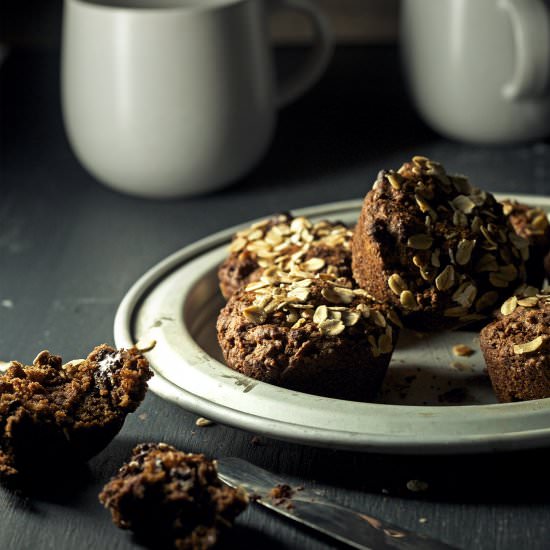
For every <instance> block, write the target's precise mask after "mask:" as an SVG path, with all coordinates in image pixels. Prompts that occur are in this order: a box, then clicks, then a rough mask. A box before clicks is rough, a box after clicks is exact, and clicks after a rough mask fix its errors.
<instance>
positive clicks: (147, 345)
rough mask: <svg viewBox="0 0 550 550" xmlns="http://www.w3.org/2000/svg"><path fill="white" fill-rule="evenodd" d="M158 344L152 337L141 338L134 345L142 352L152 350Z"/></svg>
mask: <svg viewBox="0 0 550 550" xmlns="http://www.w3.org/2000/svg"><path fill="white" fill-rule="evenodd" d="M156 345H157V341H156V340H153V339H152V338H150V339H146V340H139V341H138V342H137V343H136V344H135V345H134V347H135V348H136V349H137V350H138V351H139V352H140V353H145V352H146V351H151V350H152V349H153V348H154V347H155V346H156Z"/></svg>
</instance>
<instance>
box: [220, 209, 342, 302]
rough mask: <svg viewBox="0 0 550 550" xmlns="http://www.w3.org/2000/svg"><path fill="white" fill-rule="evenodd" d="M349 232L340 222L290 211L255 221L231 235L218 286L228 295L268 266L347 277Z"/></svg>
mask: <svg viewBox="0 0 550 550" xmlns="http://www.w3.org/2000/svg"><path fill="white" fill-rule="evenodd" d="M351 236H352V231H351V230H350V229H349V228H348V227H347V226H346V225H344V224H343V223H340V222H334V223H333V222H328V221H320V222H315V223H313V222H311V221H310V220H308V219H307V218H305V217H303V216H301V217H298V218H293V217H292V216H291V215H290V214H279V215H276V216H274V217H272V218H271V219H266V220H263V221H261V222H258V223H255V224H253V225H252V226H250V227H249V228H248V229H245V230H243V231H239V232H238V233H237V234H236V235H235V236H234V238H233V240H232V242H231V245H230V247H229V252H230V254H229V257H228V258H227V259H226V260H225V261H224V262H223V264H222V265H221V266H220V268H219V270H218V278H219V282H220V290H221V292H222V294H223V296H224V297H225V298H226V299H227V298H229V297H230V296H231V294H233V292H235V291H236V290H237V289H239V288H240V287H241V286H244V285H246V284H248V283H250V282H252V281H257V280H258V279H259V278H260V275H261V274H262V272H263V270H264V269H266V268H268V267H271V266H277V267H278V268H279V269H281V270H284V271H289V270H290V269H292V268H293V267H296V268H298V269H301V270H305V271H310V272H312V273H324V272H328V273H332V274H334V275H336V276H337V277H350V276H351Z"/></svg>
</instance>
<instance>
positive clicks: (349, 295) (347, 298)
mask: <svg viewBox="0 0 550 550" xmlns="http://www.w3.org/2000/svg"><path fill="white" fill-rule="evenodd" d="M332 290H333V291H334V293H335V294H337V295H338V296H339V297H340V301H341V302H343V303H344V304H350V303H351V302H352V301H353V299H354V298H355V294H354V293H353V290H351V289H350V288H346V287H342V286H335V287H334V288H333V289H332Z"/></svg>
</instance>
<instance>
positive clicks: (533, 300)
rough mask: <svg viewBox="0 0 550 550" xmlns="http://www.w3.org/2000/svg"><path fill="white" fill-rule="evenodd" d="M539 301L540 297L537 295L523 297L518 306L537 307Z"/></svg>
mask: <svg viewBox="0 0 550 550" xmlns="http://www.w3.org/2000/svg"><path fill="white" fill-rule="evenodd" d="M538 303H539V299H538V298H537V297H536V296H530V297H528V298H522V299H521V300H518V306H523V307H535V306H536V305H537V304H538Z"/></svg>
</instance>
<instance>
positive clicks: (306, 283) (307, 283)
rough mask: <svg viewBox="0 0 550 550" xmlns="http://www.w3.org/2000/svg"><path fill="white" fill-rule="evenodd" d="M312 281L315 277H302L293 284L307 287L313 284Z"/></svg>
mask: <svg viewBox="0 0 550 550" xmlns="http://www.w3.org/2000/svg"><path fill="white" fill-rule="evenodd" d="M312 283H313V279H301V280H298V281H294V282H293V283H292V285H293V286H294V287H303V288H307V287H309V286H311V284H312Z"/></svg>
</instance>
